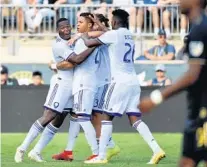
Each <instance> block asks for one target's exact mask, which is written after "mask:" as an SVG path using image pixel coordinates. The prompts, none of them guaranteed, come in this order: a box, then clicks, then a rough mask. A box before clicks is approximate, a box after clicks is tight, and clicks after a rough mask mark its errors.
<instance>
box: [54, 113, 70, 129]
mask: <svg viewBox="0 0 207 167" xmlns="http://www.w3.org/2000/svg"><path fill="white" fill-rule="evenodd" d="M66 116H67V113H62V114H60V115H57V116H56V117H55V118H54V119H53V120H52V125H53V126H55V127H57V128H59V127H61V125H62V124H63V122H64V120H65V117H66Z"/></svg>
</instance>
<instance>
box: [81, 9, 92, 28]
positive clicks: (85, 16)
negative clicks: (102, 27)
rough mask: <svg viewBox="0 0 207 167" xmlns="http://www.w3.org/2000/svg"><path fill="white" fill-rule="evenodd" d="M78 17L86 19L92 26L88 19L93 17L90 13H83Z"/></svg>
mask: <svg viewBox="0 0 207 167" xmlns="http://www.w3.org/2000/svg"><path fill="white" fill-rule="evenodd" d="M80 16H81V17H84V18H85V19H87V20H88V21H89V22H90V23H92V26H93V25H94V22H93V20H91V18H90V17H89V16H91V17H94V16H93V15H92V14H91V13H89V12H84V13H81V14H80Z"/></svg>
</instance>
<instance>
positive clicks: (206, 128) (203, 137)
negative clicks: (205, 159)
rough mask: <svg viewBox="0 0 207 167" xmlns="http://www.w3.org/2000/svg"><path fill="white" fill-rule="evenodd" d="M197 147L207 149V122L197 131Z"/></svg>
mask: <svg viewBox="0 0 207 167" xmlns="http://www.w3.org/2000/svg"><path fill="white" fill-rule="evenodd" d="M196 139H197V147H198V148H200V147H203V146H204V147H207V122H206V123H204V125H203V127H200V128H198V129H197V130H196Z"/></svg>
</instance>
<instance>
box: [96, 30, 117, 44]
mask: <svg viewBox="0 0 207 167" xmlns="http://www.w3.org/2000/svg"><path fill="white" fill-rule="evenodd" d="M97 39H98V40H99V41H100V42H101V43H103V44H112V43H116V42H117V32H116V31H115V30H111V31H107V32H105V33H104V34H103V35H101V36H100V37H99V38H97Z"/></svg>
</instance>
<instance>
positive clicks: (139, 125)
mask: <svg viewBox="0 0 207 167" xmlns="http://www.w3.org/2000/svg"><path fill="white" fill-rule="evenodd" d="M128 118H129V121H130V123H131V125H132V126H133V127H134V128H135V129H136V130H137V131H138V132H139V134H140V135H141V136H142V138H143V139H144V140H145V141H146V143H147V144H148V145H149V147H150V148H151V149H152V151H153V156H152V158H151V160H150V161H149V162H148V164H157V163H158V162H159V161H160V160H161V159H162V158H164V157H165V152H164V151H163V150H162V149H161V148H160V146H159V145H158V144H157V142H156V140H155V139H154V137H153V135H152V133H151V132H150V130H149V128H148V126H147V125H146V124H145V123H144V122H143V121H142V120H141V118H140V117H138V116H133V115H128Z"/></svg>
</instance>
